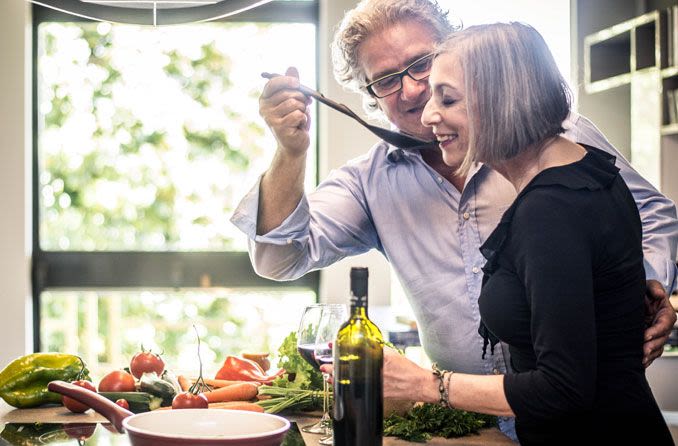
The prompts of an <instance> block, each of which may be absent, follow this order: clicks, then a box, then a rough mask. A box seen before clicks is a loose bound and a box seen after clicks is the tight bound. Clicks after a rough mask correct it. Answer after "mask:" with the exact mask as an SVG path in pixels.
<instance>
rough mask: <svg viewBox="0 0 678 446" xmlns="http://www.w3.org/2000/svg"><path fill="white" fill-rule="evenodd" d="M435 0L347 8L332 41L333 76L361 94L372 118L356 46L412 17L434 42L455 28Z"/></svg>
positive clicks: (375, 1)
mask: <svg viewBox="0 0 678 446" xmlns="http://www.w3.org/2000/svg"><path fill="white" fill-rule="evenodd" d="M447 15H448V12H447V11H443V10H442V8H441V7H440V5H438V2H437V1H436V0H363V1H361V2H360V3H359V4H358V5H357V6H356V7H355V8H354V9H352V10H350V11H348V12H347V13H346V15H345V16H344V19H343V20H342V22H341V23H340V24H339V27H338V29H337V31H336V32H335V34H334V39H333V41H332V64H333V67H334V77H335V78H336V80H337V82H339V83H340V84H341V85H342V86H343V87H344V88H347V89H349V90H352V91H355V92H358V93H362V95H363V106H364V108H365V110H366V111H367V113H368V114H370V115H372V116H373V117H376V116H380V113H378V112H379V106H378V105H377V101H376V100H375V99H374V98H372V97H371V96H370V95H369V94H368V93H367V90H366V89H365V84H366V83H367V76H366V75H365V73H364V71H363V70H362V67H361V66H360V63H359V61H358V49H359V47H360V45H361V44H362V43H363V42H364V41H365V40H366V39H367V38H368V37H370V36H371V35H373V34H374V33H377V32H379V31H381V30H383V29H385V28H387V27H389V26H391V25H394V24H397V23H400V22H403V21H406V20H415V21H417V22H420V23H422V24H423V25H425V26H428V27H430V28H431V29H432V30H433V32H434V35H435V37H436V43H438V42H442V41H443V40H444V39H445V38H446V37H447V36H448V35H449V34H450V33H451V32H453V31H456V30H457V29H458V27H457V26H455V25H452V24H451V23H450V22H449V21H448V18H447Z"/></svg>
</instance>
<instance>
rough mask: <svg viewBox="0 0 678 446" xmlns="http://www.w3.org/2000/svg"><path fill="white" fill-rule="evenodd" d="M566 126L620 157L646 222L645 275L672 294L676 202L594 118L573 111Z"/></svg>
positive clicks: (571, 134)
mask: <svg viewBox="0 0 678 446" xmlns="http://www.w3.org/2000/svg"><path fill="white" fill-rule="evenodd" d="M563 126H564V127H565V130H566V133H565V136H566V137H568V138H569V139H571V140H572V141H575V142H581V143H584V144H588V145H591V146H593V147H597V148H599V149H601V150H604V151H606V152H608V153H610V154H612V155H614V156H615V157H617V162H616V166H617V167H618V168H619V170H620V173H621V176H622V178H624V181H625V182H626V185H627V186H628V188H629V190H630V191H631V194H632V195H633V198H634V200H635V201H636V206H637V207H638V212H639V213H640V219H641V221H642V224H643V253H644V265H645V274H646V278H647V280H657V281H658V282H660V283H661V284H662V285H663V286H664V288H665V289H666V290H667V293H668V294H671V293H672V292H673V290H674V289H675V287H676V285H677V283H676V272H677V269H676V246H677V245H678V219H677V218H676V206H675V204H674V203H673V201H671V200H670V199H668V198H667V197H665V196H664V195H662V194H661V193H659V191H657V189H655V188H654V187H653V186H652V185H651V184H650V183H649V182H648V181H647V180H645V179H644V178H643V177H642V176H640V174H638V172H636V171H635V170H634V169H633V167H631V165H630V164H629V162H628V161H627V160H626V159H625V158H624V157H623V156H622V154H621V153H619V152H618V151H617V150H616V149H615V148H614V147H613V146H612V144H610V142H609V141H608V140H607V139H606V138H605V136H603V134H602V133H601V132H600V130H598V128H596V126H595V125H594V124H593V123H592V122H591V121H589V120H588V119H586V118H585V117H583V116H580V115H576V114H574V113H573V114H572V115H571V116H570V117H569V118H568V119H567V120H566V121H565V123H564V124H563Z"/></svg>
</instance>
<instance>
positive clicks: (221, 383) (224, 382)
mask: <svg viewBox="0 0 678 446" xmlns="http://www.w3.org/2000/svg"><path fill="white" fill-rule="evenodd" d="M203 379H204V381H205V384H207V385H208V386H211V387H212V388H214V389H220V388H222V387H228V386H232V385H233V384H241V383H244V382H250V381H232V380H229V379H208V378H203ZM250 384H254V385H259V383H257V382H250Z"/></svg>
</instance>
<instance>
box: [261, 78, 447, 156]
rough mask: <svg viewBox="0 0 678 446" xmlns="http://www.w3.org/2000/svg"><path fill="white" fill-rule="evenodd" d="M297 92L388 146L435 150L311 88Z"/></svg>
mask: <svg viewBox="0 0 678 446" xmlns="http://www.w3.org/2000/svg"><path fill="white" fill-rule="evenodd" d="M277 76H280V75H279V74H274V73H261V77H264V78H266V79H272V78H274V77H277ZM299 91H301V92H302V93H303V94H305V95H306V96H311V97H312V98H315V99H316V100H317V101H318V102H321V103H323V104H325V105H327V106H328V107H330V108H333V109H335V110H336V111H338V112H340V113H343V114H345V115H346V116H348V117H351V118H353V119H355V120H356V121H358V123H359V124H361V125H362V126H363V127H365V128H366V129H368V130H369V131H370V132H372V133H374V134H375V135H377V136H378V137H379V138H381V139H383V140H384V141H386V142H387V143H389V144H392V145H394V146H396V147H398V148H400V149H406V150H420V149H435V148H437V143H436V141H424V140H422V139H419V138H415V137H414V136H409V135H406V134H404V133H400V132H395V131H393V130H388V129H385V128H382V127H378V126H376V125H372V124H370V123H368V122H367V121H365V120H364V119H362V118H361V117H360V116H358V115H357V114H356V113H355V112H354V111H353V110H351V109H350V108H348V107H347V106H345V105H344V104H340V103H338V102H335V101H333V100H331V99H328V98H326V97H325V96H324V95H323V94H322V93H319V92H317V91H315V90H313V89H311V88H308V87H307V86H305V85H299Z"/></svg>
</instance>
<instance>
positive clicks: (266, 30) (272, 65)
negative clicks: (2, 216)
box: [32, 1, 318, 368]
mask: <svg viewBox="0 0 678 446" xmlns="http://www.w3.org/2000/svg"><path fill="white" fill-rule="evenodd" d="M34 21H35V26H34V39H33V41H34V54H35V56H34V58H35V62H36V63H35V67H36V68H35V79H34V93H35V94H34V98H35V99H34V100H35V105H34V122H35V123H36V124H35V135H34V167H33V172H34V179H33V182H34V185H33V186H34V187H33V190H34V197H33V201H34V203H33V208H34V229H33V231H34V255H33V275H32V283H33V290H34V291H33V293H34V312H35V314H34V322H35V324H34V326H35V327H36V333H35V339H36V343H35V346H34V347H35V349H36V350H59V351H69V352H78V353H80V354H82V355H83V356H84V357H86V358H87V361H88V364H89V365H90V366H91V367H93V368H96V367H97V365H101V366H103V367H106V366H107V365H110V366H111V367H115V368H119V367H121V362H120V360H121V358H129V357H130V356H131V355H132V354H133V353H134V352H135V351H136V350H137V349H138V348H139V347H140V344H142V343H143V344H144V347H146V348H153V349H154V350H156V351H159V350H164V351H165V354H166V356H167V360H168V361H169V362H170V363H172V362H176V363H177V366H178V367H182V366H191V365H192V364H194V362H195V356H194V355H192V353H194V352H195V348H194V347H195V346H196V345H197V344H196V342H195V335H194V332H193V329H192V327H191V326H192V324H194V323H195V325H196V327H197V328H198V331H199V333H200V335H201V338H202V340H203V341H204V344H203V345H205V346H206V352H205V353H204V354H203V359H206V360H209V359H215V360H218V358H223V356H224V355H225V354H228V353H238V352H240V351H242V350H256V351H261V350H268V351H271V353H274V349H275V348H276V347H277V345H278V344H279V343H280V341H281V340H282V338H283V337H284V335H286V334H287V332H289V331H290V330H293V329H295V328H296V326H295V325H296V317H297V316H298V315H300V314H301V307H303V305H304V304H305V303H308V302H311V301H315V300H316V294H317V288H318V273H311V274H308V275H306V276H305V277H303V278H301V279H299V280H297V281H294V282H283V283H280V282H272V281H268V280H265V279H262V278H260V277H258V276H257V275H256V274H255V273H254V272H253V271H252V268H251V266H250V262H249V257H248V254H247V252H246V238H245V236H244V235H243V234H241V233H240V232H239V231H238V230H237V229H236V228H235V227H234V226H232V225H231V224H230V222H229V218H230V215H231V214H232V211H233V209H234V208H235V206H236V205H237V203H238V201H239V200H240V199H241V198H242V197H243V196H244V195H245V193H246V192H247V191H248V190H249V189H250V188H251V187H252V186H253V185H254V184H255V182H256V179H257V176H258V175H260V174H261V173H262V172H263V171H264V170H265V168H266V166H267V165H268V163H269V162H270V159H271V157H272V155H273V151H274V150H275V147H276V144H275V140H274V139H273V137H272V135H271V134H270V132H269V131H268V129H267V128H266V126H265V124H264V123H263V120H262V119H261V118H260V117H259V114H258V100H257V98H258V96H259V94H260V92H261V88H262V87H263V85H264V83H265V80H263V79H262V78H261V77H260V73H261V72H263V71H277V72H284V70H285V68H286V67H287V66H288V65H295V66H297V67H298V68H299V70H300V72H301V73H302V81H303V82H304V83H306V84H307V85H309V86H314V85H315V76H316V75H315V70H316V48H315V42H316V35H317V30H316V24H317V2H312V1H311V2H309V1H304V2H290V1H285V2H272V3H269V4H267V5H264V6H262V7H260V8H256V9H254V10H251V11H248V12H247V13H246V14H244V15H242V16H235V17H233V18H231V19H230V20H228V21H220V22H208V23H201V24H187V25H176V26H167V27H152V26H136V25H122V24H110V23H107V22H94V21H85V20H82V19H78V18H76V17H72V16H66V15H63V14H60V13H58V12H55V11H53V10H49V9H45V8H42V7H40V6H34ZM314 122H317V120H314ZM313 139H314V140H315V138H313ZM315 153H316V148H315V144H314V146H313V147H312V148H311V150H310V154H311V156H312V157H314V156H315ZM307 178H308V179H309V180H308V181H309V183H311V184H309V185H308V186H309V187H312V186H313V185H314V184H313V183H314V182H315V180H316V163H315V162H313V161H312V162H310V163H309V172H307ZM295 311H296V313H295ZM124 364H125V360H123V361H122V365H124Z"/></svg>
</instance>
